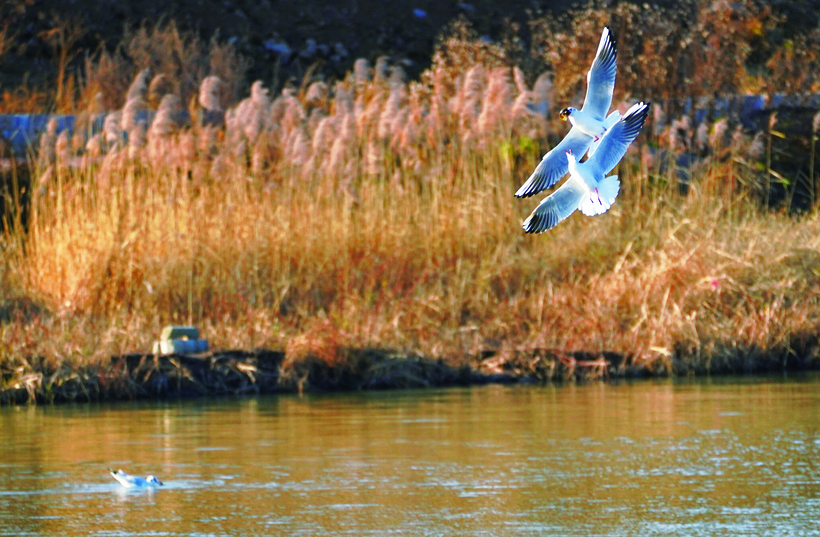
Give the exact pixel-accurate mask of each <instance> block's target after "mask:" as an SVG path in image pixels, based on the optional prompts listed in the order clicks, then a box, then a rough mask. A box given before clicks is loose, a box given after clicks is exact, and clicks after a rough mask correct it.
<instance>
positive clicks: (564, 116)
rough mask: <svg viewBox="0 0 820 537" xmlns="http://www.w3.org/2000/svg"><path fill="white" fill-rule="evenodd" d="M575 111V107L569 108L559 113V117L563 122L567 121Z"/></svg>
mask: <svg viewBox="0 0 820 537" xmlns="http://www.w3.org/2000/svg"><path fill="white" fill-rule="evenodd" d="M574 111H575V109H574V108H573V107H571V106H570V107H569V108H562V109H561V111H560V112H558V117H559V118H561V121H566V120H567V118H569V116H571V115H572V113H573V112H574Z"/></svg>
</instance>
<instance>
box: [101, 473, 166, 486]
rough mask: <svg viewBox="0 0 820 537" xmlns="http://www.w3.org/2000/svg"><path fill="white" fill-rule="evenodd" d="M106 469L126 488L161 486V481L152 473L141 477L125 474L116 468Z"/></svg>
mask: <svg viewBox="0 0 820 537" xmlns="http://www.w3.org/2000/svg"><path fill="white" fill-rule="evenodd" d="M108 471H109V473H110V474H111V475H112V476H114V479H116V480H117V481H119V482H120V484H121V485H122V486H123V487H125V488H127V489H135V488H151V487H161V486H162V481H160V480H159V479H157V478H156V477H154V476H152V475H149V476H148V477H146V478H145V479H143V478H142V477H137V476H135V475H130V474H126V473H125V472H123V471H122V470H117V471H116V472H115V471H114V470H111V469H109V470H108Z"/></svg>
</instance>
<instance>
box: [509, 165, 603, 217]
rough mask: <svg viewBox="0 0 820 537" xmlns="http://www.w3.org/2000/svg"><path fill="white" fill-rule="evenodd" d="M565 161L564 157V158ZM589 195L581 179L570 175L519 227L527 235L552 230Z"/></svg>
mask: <svg viewBox="0 0 820 537" xmlns="http://www.w3.org/2000/svg"><path fill="white" fill-rule="evenodd" d="M565 160H566V157H565ZM588 194H589V189H588V188H587V187H586V185H585V184H584V182H583V180H582V179H578V178H576V176H572V175H570V177H569V179H567V180H566V182H565V183H564V184H563V185H561V186H560V187H559V188H558V190H556V191H555V192H553V193H552V194H550V195H549V196H547V197H546V198H544V200H543V201H542V202H541V203H539V204H538V207H536V208H535V210H534V211H533V212H532V214H531V215H530V216H528V217H527V219H526V220H524V224H523V225H522V226H521V227H523V228H524V231H526V232H527V233H541V232H542V231H546V230H548V229H552V228H554V227H555V226H557V225H558V223H559V222H561V221H562V220H564V219H565V218H567V217H568V216H569V215H571V214H572V213H574V212H575V210H576V209H578V206H579V205H580V204H581V201H582V200H583V199H584V196H586V195H588Z"/></svg>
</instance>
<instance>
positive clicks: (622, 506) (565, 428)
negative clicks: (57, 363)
mask: <svg viewBox="0 0 820 537" xmlns="http://www.w3.org/2000/svg"><path fill="white" fill-rule="evenodd" d="M819 429H820V376H817V375H814V376H809V377H800V378H799V379H793V378H792V379H788V378H781V379H777V380H771V379H731V380H730V381H720V382H709V381H705V382H704V381H697V382H694V381H693V382H684V383H673V382H641V383H634V384H610V385H605V384H589V385H585V386H575V385H568V386H557V387H556V386H546V387H535V386H531V387H520V386H519V387H501V386H487V387H481V388H469V389H449V390H435V391H434V390H430V391H405V392H383V393H361V394H346V395H338V394H336V395H323V396H316V395H311V396H306V397H301V398H300V397H295V396H285V397H271V398H258V399H241V400H218V401H216V400H215V401H201V400H200V401H186V402H170V403H151V404H146V403H133V404H112V405H91V406H59V407H37V408H32V407H16V408H2V409H0V535H55V536H56V535H89V534H94V535H116V536H126V535H172V536H173V535H306V536H307V535H310V536H314V535H317V536H318V535H356V536H360V535H387V534H396V535H436V536H450V535H453V536H455V535H492V536H513V535H516V536H518V535H687V536H689V535H718V534H725V535H816V534H817V532H818V526H817V522H816V521H817V520H819V519H820V433H819V432H818V430H819ZM109 467H110V468H113V469H117V468H122V469H124V470H126V471H127V472H129V473H134V474H138V475H143V476H144V475H147V474H155V475H157V476H158V477H159V478H160V479H162V480H163V482H164V483H165V486H164V487H162V488H161V489H159V490H156V491H136V492H130V491H125V490H124V489H122V488H121V487H120V486H119V485H118V484H117V483H116V482H115V481H114V480H113V479H112V478H111V477H110V476H109V475H108V470H107V469H108V468H109ZM801 532H802V533H801Z"/></svg>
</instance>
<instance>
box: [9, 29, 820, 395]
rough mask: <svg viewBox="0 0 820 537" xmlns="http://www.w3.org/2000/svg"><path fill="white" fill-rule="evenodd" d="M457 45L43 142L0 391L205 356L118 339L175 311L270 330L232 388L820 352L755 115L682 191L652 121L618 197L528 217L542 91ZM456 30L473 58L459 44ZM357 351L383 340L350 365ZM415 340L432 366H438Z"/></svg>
mask: <svg viewBox="0 0 820 537" xmlns="http://www.w3.org/2000/svg"><path fill="white" fill-rule="evenodd" d="M584 35H585V36H586V37H585V39H584V40H581V42H579V44H578V46H579V47H586V46H587V45H588V44H590V43H591V44H592V45H593V46H594V43H595V42H596V40H597V37H598V35H599V30H598V31H596V32H594V33H591V32H590V34H589V35H586V34H584ZM587 41H588V42H589V43H587ZM463 43H464V41H462V44H463ZM470 43H472V45H471V46H472V48H469V47H468V48H467V49H464V48H462V49H457V47H455V46H452V47H451V48H450V49H446V47H445V49H444V50H445V52H446V50H449V51H450V52H449V55H445V56H439V57H438V58H437V60H436V62H434V67H433V68H432V69H431V70H430V71H429V72H427V73H425V75H424V76H423V82H422V83H418V82H412V83H407V82H405V81H404V80H402V78H401V74H400V73H398V72H397V71H394V73H398V74H394V76H392V77H390V78H388V77H385V76H380V75H379V73H378V71H377V72H376V73H375V74H373V73H372V71H371V72H370V74H369V75H368V72H367V66H366V65H365V64H361V66H362V69H361V70H360V72H359V74H358V75H357V74H355V73H351V74H350V76H349V77H348V78H346V79H345V80H344V81H341V82H339V83H337V84H336V85H335V86H333V87H329V86H328V85H327V84H325V83H323V82H314V83H312V84H307V83H306V84H304V85H303V87H301V88H299V89H292V90H286V91H285V92H284V93H283V94H281V95H278V96H276V97H275V98H271V97H269V96H268V95H267V94H266V93H265V92H264V91H262V88H261V86H257V87H256V89H255V90H254V93H253V95H252V96H251V97H249V98H248V99H247V100H245V101H243V102H242V103H239V104H238V105H237V106H236V107H235V108H233V109H232V110H231V111H229V112H228V114H227V115H226V119H225V126H224V128H222V127H212V126H211V127H208V126H202V125H201V124H197V123H194V124H191V125H184V124H177V123H175V122H174V121H171V120H170V119H169V118H168V116H167V115H166V116H163V114H162V113H158V114H157V115H156V118H157V119H155V120H154V121H153V123H151V124H150V125H148V124H145V125H139V124H138V123H137V124H128V121H126V120H125V119H123V122H122V123H121V125H122V126H123V128H125V127H126V124H128V125H127V126H128V127H129V128H130V129H133V130H132V131H131V132H129V142H128V143H127V144H126V143H123V142H122V137H121V136H120V137H119V138H117V137H116V136H114V137H112V138H111V140H112V141H110V142H106V143H105V147H104V151H101V152H97V153H95V152H94V151H92V150H90V149H89V150H86V151H84V152H77V153H72V152H71V150H68V151H66V150H65V147H63V150H60V149H59V147H60V146H59V145H58V143H57V140H55V141H54V142H53V143H54V146H53V147H54V151H53V153H52V155H53V156H52V157H51V158H45V159H44V158H42V155H43V152H41V154H40V156H38V157H37V158H38V159H39V160H38V161H37V162H35V160H36V159H34V158H32V162H31V163H30V169H31V170H33V179H32V182H31V185H30V186H29V193H30V195H31V206H30V209H29V210H28V213H27V214H28V216H27V223H26V224H25V225H24V224H23V223H22V216H21V215H20V213H19V212H18V213H16V214H15V211H11V214H10V215H9V218H8V222H7V223H6V228H5V233H4V235H3V239H2V241H3V242H2V244H0V247H1V248H2V255H3V259H4V261H5V262H4V264H3V265H2V266H1V267H0V372H2V377H3V378H2V380H3V386H2V387H0V389H2V390H3V391H4V392H5V393H7V394H8V395H7V397H6V398H7V399H8V400H20V399H21V398H25V397H29V396H31V395H32V394H33V395H34V396H39V397H40V398H41V399H43V400H49V399H55V398H57V399H59V398H58V397H55V396H52V395H49V394H53V393H55V390H56V389H58V388H60V389H62V388H61V387H62V386H64V385H65V386H68V387H67V388H65V390H66V393H69V394H76V397H77V398H81V399H82V398H84V397H92V396H93V397H112V396H115V395H114V394H119V395H120V396H132V395H133V396H139V395H141V394H142V395H145V394H151V393H155V392H152V391H151V388H150V386H151V382H156V381H157V379H158V378H159V379H162V378H164V379H166V380H165V381H163V382H165V385H166V386H167V385H168V384H169V383H170V384H173V382H174V379H180V378H188V377H189V376H193V375H194V373H193V372H192V371H194V372H195V371H199V370H201V369H202V368H203V367H205V366H202V367H200V366H191V367H182V366H181V365H179V364H180V363H181V362H179V361H177V362H178V363H176V364H175V363H174V362H173V361H168V360H167V359H166V360H164V361H158V360H153V359H152V358H149V359H148V361H147V362H146V361H145V360H144V359H143V361H142V362H139V360H137V362H138V363H136V365H134V364H131V365H128V366H123V364H124V363H126V362H127V360H126V361H125V362H124V361H123V360H125V358H122V359H120V358H117V359H113V360H112V359H111V357H112V356H116V357H119V356H126V355H132V354H133V353H147V352H148V351H149V350H150V348H151V344H152V342H153V340H155V339H156V338H157V336H158V334H159V332H160V330H161V328H162V327H163V326H164V325H166V324H169V323H190V324H195V325H197V326H198V327H199V328H200V330H201V332H202V334H203V337H206V338H207V339H209V340H210V342H211V346H212V348H216V349H246V350H247V351H253V350H254V349H278V350H281V352H282V354H281V355H279V354H276V356H278V358H277V359H276V360H273V361H271V360H272V359H268V358H266V359H265V360H263V361H264V362H265V364H266V365H265V366H264V367H265V368H267V369H266V370H270V371H275V375H274V373H270V375H274V377H275V378H273V377H271V378H268V380H266V381H264V382H266V383H267V384H264V383H263V382H262V381H261V380H260V381H259V382H257V381H256V380H251V379H262V378H267V377H264V375H260V374H258V371H257V369H254V368H259V367H261V366H260V365H259V361H258V360H259V355H258V353H256V354H255V353H254V352H249V353H246V354H243V355H242V357H241V359H236V360H234V361H233V362H230V359H233V358H230V356H233V355H230V356H229V357H228V358H224V356H226V355H224V354H219V353H217V355H216V357H215V358H213V359H211V361H210V362H208V366H207V368H206V369H208V368H210V369H208V371H211V370H212V369H214V368H216V369H217V370H219V368H220V367H221V368H222V370H224V371H227V372H228V373H226V375H229V376H230V375H232V374H234V373H233V372H235V371H239V372H240V373H241V374H242V375H244V377H243V378H245V379H246V380H243V381H242V382H240V383H239V384H237V386H240V387H239V388H236V391H248V390H263V389H266V388H263V387H262V386H274V387H276V389H280V388H281V389H298V388H300V387H301V388H304V387H305V385H307V386H308V387H311V386H313V387H323V386H324V387H331V388H344V387H347V388H361V387H368V386H388V385H390V383H389V382H388V381H384V383H382V384H380V383H378V382H376V383H375V384H369V383H368V382H367V381H363V380H362V379H367V378H370V377H368V376H367V375H371V374H372V375H377V374H378V375H384V371H391V372H392V373H391V375H393V378H394V379H402V378H405V377H407V378H411V379H412V378H418V379H421V380H419V381H415V380H412V381H407V382H404V381H401V380H397V381H395V382H394V385H425V383H426V384H436V382H437V381H436V380H435V379H436V378H441V379H445V380H443V381H442V383H454V382H468V381H469V382H472V381H476V378H478V377H475V378H474V377H471V376H470V375H466V376H465V373H464V371H465V368H467V369H468V370H470V371H477V372H482V373H485V374H488V375H497V374H509V375H512V376H515V377H521V376H530V377H534V378H539V379H553V378H571V377H589V376H592V377H595V376H604V375H605V374H606V375H637V374H655V375H669V374H689V373H707V372H730V371H736V372H745V371H760V370H777V369H784V368H816V367H818V366H820V356H818V352H819V351H818V349H820V347H818V339H817V335H818V333H820V331H818V327H819V326H820V298H818V296H820V293H818V290H819V288H820V219H818V217H817V215H816V214H814V213H807V214H803V215H799V216H795V215H790V214H788V212H787V210H786V209H785V208H784V209H777V208H775V207H767V204H768V202H769V195H768V190H767V189H763V188H762V186H761V185H768V184H769V181H770V180H771V177H769V175H768V174H767V172H768V171H769V170H770V169H771V168H770V167H768V168H767V166H766V164H765V163H764V164H759V163H756V162H754V161H753V160H751V157H750V156H749V147H750V146H751V145H752V140H753V133H749V134H744V133H741V132H740V131H738V132H737V134H736V136H734V137H733V138H732V140H731V141H730V142H729V143H727V144H726V145H723V142H722V141H720V140H717V139H715V140H714V141H713V142H712V143H713V145H712V147H711V151H710V153H709V154H710V155H711V156H709V157H706V158H704V159H702V160H699V162H698V165H697V166H696V167H693V168H692V169H691V170H689V171H691V174H692V177H691V179H690V180H688V181H687V182H686V185H687V188H688V193H687V194H686V195H682V194H681V185H680V184H679V182H680V175H679V174H678V173H677V172H676V170H675V167H674V166H673V165H670V162H669V160H668V156H662V155H668V154H667V153H664V152H663V151H662V150H666V149H670V150H671V149H674V148H673V147H671V146H672V145H674V144H673V143H672V142H671V141H670V140H672V139H673V138H674V137H675V136H676V135H677V134H676V131H673V130H669V129H667V130H664V129H662V128H661V127H663V125H657V127H658V128H657V129H656V128H654V126H653V125H651V124H650V125H647V127H646V128H645V129H644V130H645V132H644V133H643V134H642V135H641V137H639V139H638V140H637V141H636V143H635V144H634V145H633V147H632V148H631V150H630V153H629V154H628V155H627V158H626V159H625V160H624V161H623V162H622V163H621V165H620V167H619V169H618V170H617V171H618V175H619V177H620V179H621V182H622V191H621V193H620V195H619V197H618V199H617V201H616V203H615V205H614V206H613V208H612V209H611V210H610V211H609V212H607V213H606V214H604V215H602V216H599V217H595V218H588V217H584V216H582V215H574V216H573V217H572V218H570V219H569V220H568V221H566V222H564V223H562V224H561V225H560V226H558V227H557V228H556V229H554V230H552V231H551V232H549V233H547V234H543V235H539V236H529V235H524V234H523V233H522V231H521V228H520V222H521V221H522V219H523V218H524V217H525V216H526V215H527V214H528V213H529V212H530V211H531V210H532V208H533V207H534V206H535V204H536V203H537V201H538V200H537V199H528V200H519V199H516V198H514V197H513V196H512V193H513V192H514V191H515V190H516V188H517V187H518V186H519V185H520V184H521V183H522V182H523V181H524V180H525V179H526V177H527V176H528V175H529V173H530V172H531V170H532V169H533V168H534V166H535V164H536V163H537V161H538V159H539V158H540V156H541V154H542V153H543V151H544V150H545V149H546V148H548V147H549V146H550V144H551V143H554V142H555V140H556V137H558V136H560V134H561V133H563V132H564V128H565V127H564V126H563V125H558V124H556V123H553V122H551V121H546V120H545V119H544V118H543V116H541V115H539V114H538V113H536V112H534V111H533V110H534V108H535V105H536V104H537V103H539V102H541V100H542V99H543V98H544V96H543V95H541V94H540V93H539V91H543V87H541V90H539V86H538V84H532V83H531V84H528V83H527V81H526V77H525V76H524V74H523V73H522V72H521V71H520V70H515V69H510V68H508V67H504V66H502V65H500V64H497V63H496V64H494V63H493V61H494V60H492V58H496V59H498V58H499V57H501V56H503V54H501V53H500V51H498V50H497V51H495V52H498V54H495V53H494V54H488V49H487V45H486V44H482V43H481V42H480V41H475V42H469V41H467V44H470ZM456 44H457V43H456ZM451 45H452V43H451ZM453 50H462V52H463V50H468V51H470V54H467V55H466V56H462V57H471V58H474V59H475V58H478V59H483V62H482V63H475V64H457V63H454V62H452V61H447V59H448V58H449V59H450V60H452V58H453V57H455V56H454V55H453V54H454V53H453ZM489 52H494V51H493V50H490V51H489ZM567 76H569V75H567ZM542 86H543V85H542ZM132 89H134V91H135V92H136V94H137V97H138V98H139V99H142V97H141V96H140V95H139V94H140V92H147V90H148V87H147V84H146V85H145V87H142V86H140V85H139V84H135V85H134V86H132ZM139 99H138V103H137V104H138V105H139V106H143V107H144V108H146V109H147V108H149V104H148V102H149V100H148V99H147V98H145V99H142V100H139ZM169 102H170V101H169ZM140 103H144V104H140ZM620 105H621V106H624V107H625V106H627V105H628V102H623V103H620ZM126 110H128V105H126ZM125 115H126V114H124V117H125ZM716 125H717V123H716ZM716 129H717V128H716V127H713V131H714V130H716ZM729 132H731V130H730V131H729ZM693 135H694V133H690V136H693ZM770 136H771V135H770ZM542 142H543V143H542ZM86 147H89V146H88V145H87V144H86ZM92 147H97V146H92ZM45 153H46V154H47V153H48V151H46V152H45ZM771 153H772V152H771V149H770V150H769V156H768V159H769V161H771V159H772V156H771ZM775 157H776V156H775ZM761 170H762V172H761ZM812 172H813V170H812ZM761 173H762V175H761ZM761 177H763V178H761ZM809 183H811V181H809ZM763 190H765V193H763ZM17 194H18V195H19V191H18V192H17ZM17 199H18V200H19V199H21V198H20V197H19V196H18V198H17ZM362 349H389V351H380V352H379V353H376V354H367V356H368V357H369V358H367V360H365V361H362V359H361V356H362V355H363V353H365V351H363V350H362ZM265 356H269V355H268V354H266V355H265ZM374 356H377V357H376V358H374ZM407 357H410V358H407ZM418 357H427V358H418ZM223 358H224V359H223ZM402 359H403V361H402ZM220 360H222V361H220ZM224 360H228V361H229V362H230V364H229V365H225V362H224ZM254 360H256V361H254ZM418 360H428V361H424V362H423V363H424V364H439V365H440V367H441V368H443V369H436V367H439V366H435V367H434V366H432V365H431V366H430V367H431V368H432V369H424V371H428V372H429V371H434V372H433V373H430V377H429V378H428V377H427V376H426V375H427V373H423V374H422V373H419V372H418V371H417V370H416V369H414V368H416V365H414V364H417V363H421V362H418ZM132 361H133V360H132ZM140 364H141V365H140ZM146 364H147V365H146ZM237 364H239V365H237ZM243 364H244V365H243ZM146 367H147V368H148V369H147V370H144V369H140V368H146ZM192 367H193V369H192ZM425 367H427V366H425ZM152 368H153V369H152ZM197 368H199V369H197ZM183 370H184V371H187V373H185V372H184V371H183ZM146 371H148V372H149V373H150V374H148V373H146ZM408 371H409V373H408ZM249 372H250V373H249ZM210 374H211V373H208V375H210ZM32 375H33V376H32ZM146 375H148V376H147V380H146ZM152 375H156V376H155V377H154V380H151V377H152ZM186 375H187V376H186ZM311 375H313V376H311ZM389 376H390V375H388V377H389ZM208 378H210V377H208ZM280 378H281V379H290V380H287V381H284V380H283V381H282V382H281V383H280V380H279V379H280ZM294 378H295V379H296V380H295V381H293V379H294ZM328 378H330V379H337V382H336V383H335V384H334V383H333V382H330V384H323V382H325V381H326V379H328ZM380 378H381V377H380ZM499 378H501V377H499ZM504 378H506V377H504ZM100 379H103V381H100ZM271 379H273V380H271ZM323 379H325V380H323ZM339 379H341V380H339ZM344 379H349V381H345V382H343V380H344ZM86 380H87V381H88V382H87V383H86ZM220 382H222V381H217V380H214V381H207V382H206V381H204V380H201V379H200V378H198V377H197V378H196V383H194V384H191V385H190V386H189V387H188V388H186V389H188V390H189V391H192V392H197V391H198V390H199V388H198V387H197V386H204V387H205V388H203V389H205V391H206V392H209V393H220V391H221V390H222V388H220V387H219V386H220ZM134 383H135V384H134ZM305 383H307V384H305ZM112 386H113V387H114V388H111V387H112ZM117 386H119V387H122V389H121V390H119V389H118V388H116V387H117ZM208 386H211V388H208ZM213 386H216V387H213ZM254 386H255V387H254ZM29 387H31V389H29ZM163 393H165V394H168V393H174V392H172V391H166V392H163ZM89 394H90V395H89ZM95 394H96V395H95ZM66 398H68V399H71V398H72V397H68V396H66Z"/></svg>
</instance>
